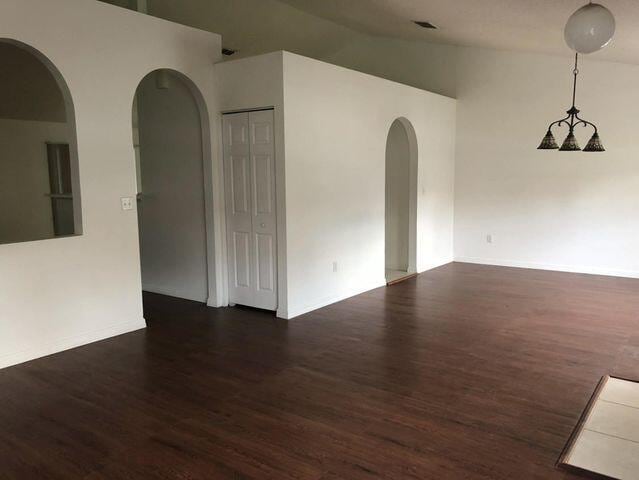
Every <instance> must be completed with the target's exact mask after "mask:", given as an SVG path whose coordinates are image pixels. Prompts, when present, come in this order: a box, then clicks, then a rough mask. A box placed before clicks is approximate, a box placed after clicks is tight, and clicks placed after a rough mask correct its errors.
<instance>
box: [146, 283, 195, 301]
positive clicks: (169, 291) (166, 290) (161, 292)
mask: <svg viewBox="0 0 639 480" xmlns="http://www.w3.org/2000/svg"><path fill="white" fill-rule="evenodd" d="M142 290H144V291H145V292H149V293H157V294H158V295H166V296H168V297H175V298H182V299H184V300H191V301H193V302H199V303H207V298H204V297H195V296H192V295H188V294H184V292H177V291H175V290H172V289H170V288H164V287H158V286H156V285H147V284H143V285H142Z"/></svg>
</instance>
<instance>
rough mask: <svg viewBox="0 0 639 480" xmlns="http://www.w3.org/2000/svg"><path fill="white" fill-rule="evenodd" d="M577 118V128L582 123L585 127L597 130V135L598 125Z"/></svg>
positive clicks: (576, 116)
mask: <svg viewBox="0 0 639 480" xmlns="http://www.w3.org/2000/svg"><path fill="white" fill-rule="evenodd" d="M575 118H576V119H577V120H578V121H577V123H575V126H577V125H579V124H580V123H583V125H584V127H586V126H588V125H590V126H591V127H592V128H594V129H595V133H597V125H595V124H594V123H592V122H589V121H588V120H584V119H582V118H579V116H578V115H575Z"/></svg>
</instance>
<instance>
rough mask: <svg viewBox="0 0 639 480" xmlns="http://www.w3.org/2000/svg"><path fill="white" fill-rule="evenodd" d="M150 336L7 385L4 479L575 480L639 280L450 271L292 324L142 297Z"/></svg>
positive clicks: (0, 406)
mask: <svg viewBox="0 0 639 480" xmlns="http://www.w3.org/2000/svg"><path fill="white" fill-rule="evenodd" d="M145 304H146V310H147V317H148V319H149V328H148V329H147V330H146V331H140V332H135V333H132V334H128V335H124V336H121V337H117V338H113V339H110V340H106V341H103V342H99V343H96V344H93V345H89V346H86V347H81V348H77V349H75V350H71V351H68V352H64V353H62V354H58V355H54V356H51V357H48V358H43V359H40V360H36V361H33V362H30V363H27V364H23V365H20V366H16V367H12V368H8V369H5V370H0V478H1V479H11V480H16V479H19V480H22V479H26V480H46V479H65V480H69V479H87V480H94V479H109V480H118V479H180V480H187V479H188V480H194V479H236V480H237V479H277V480H288V479H312V480H320V479H321V480H328V479H347V480H360V479H362V480H364V479H379V478H384V479H544V480H548V479H572V478H578V477H576V476H574V475H573V474H571V473H567V472H564V471H562V470H558V469H556V468H555V461H556V460H557V458H558V456H559V454H560V452H561V450H562V448H563V446H564V443H565V442H566V440H567V439H568V437H569V436H570V433H571V431H572V429H573V427H574V425H575V423H576V422H577V420H578V418H579V415H580V413H581V411H582V409H583V408H584V407H585V405H586V403H587V401H588V398H589V396H590V395H591V393H592V391H593V389H594V388H595V386H596V384H597V382H598V380H599V378H600V377H601V376H602V375H604V374H608V373H609V374H614V375H617V376H622V377H628V378H639V317H638V314H639V281H637V280H629V279H619V278H611V277H597V276H586V275H576V274H566V273H554V272H542V271H534V270H521V269H509V268H500V267H487V266H477V265H468V264H450V265H447V266H445V267H441V268H439V269H436V270H433V271H430V272H428V273H426V274H422V275H420V276H418V277H417V278H413V279H410V280H407V281H405V282H402V283H400V284H398V285H394V286H391V287H387V288H381V289H378V290H374V291H371V292H368V293H366V294H363V295H360V296H358V297H355V298H352V299H350V300H346V301H344V302H341V303H338V304H335V305H332V306H330V307H327V308H323V309H321V310H319V311H316V312H313V313H311V314H308V315H305V316H303V317H300V318H298V319H295V320H293V321H291V322H286V321H281V320H276V319H274V318H273V317H272V316H270V315H269V314H267V313H264V312H256V311H252V310H250V309H242V308H234V309H218V310H216V309H207V308H205V307H204V306H201V305H199V304H196V303H192V302H187V301H181V300H176V299H171V298H166V297H161V296H156V295H146V296H145Z"/></svg>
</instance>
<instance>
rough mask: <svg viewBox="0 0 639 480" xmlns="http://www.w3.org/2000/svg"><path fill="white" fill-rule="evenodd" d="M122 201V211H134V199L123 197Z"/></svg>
mask: <svg viewBox="0 0 639 480" xmlns="http://www.w3.org/2000/svg"><path fill="white" fill-rule="evenodd" d="M120 201H121V202H122V210H133V198H131V197H122V198H121V199H120Z"/></svg>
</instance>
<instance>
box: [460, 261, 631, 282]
mask: <svg viewBox="0 0 639 480" xmlns="http://www.w3.org/2000/svg"><path fill="white" fill-rule="evenodd" d="M455 261H456V262H461V263H476V264H480V265H496V266H500V267H514V268H531V269H534V270H551V271H554V272H569V273H585V274H588V275H605V276H610V277H624V278H639V271H636V270H623V269H616V268H599V267H590V266H585V265H562V264H555V263H537V262H520V261H515V260H501V259H495V258H481V257H455Z"/></svg>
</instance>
